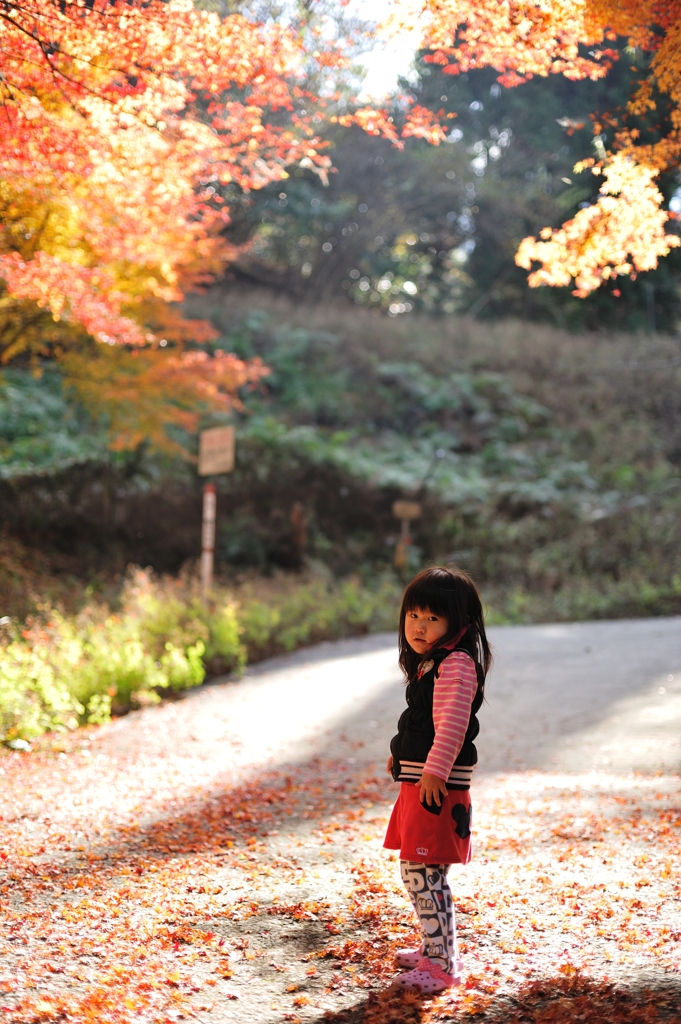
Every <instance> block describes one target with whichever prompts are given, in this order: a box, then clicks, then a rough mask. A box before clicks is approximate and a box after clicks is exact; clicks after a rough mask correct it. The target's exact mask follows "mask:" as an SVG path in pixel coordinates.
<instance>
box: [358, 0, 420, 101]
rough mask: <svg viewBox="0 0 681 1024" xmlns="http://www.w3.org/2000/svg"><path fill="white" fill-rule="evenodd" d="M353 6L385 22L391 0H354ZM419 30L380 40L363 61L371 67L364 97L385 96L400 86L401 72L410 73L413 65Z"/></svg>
mask: <svg viewBox="0 0 681 1024" xmlns="http://www.w3.org/2000/svg"><path fill="white" fill-rule="evenodd" d="M349 6H350V9H351V10H354V11H356V12H357V14H358V15H359V16H360V17H362V18H367V19H370V20H372V21H376V22H381V21H382V20H383V19H385V18H387V17H388V15H389V14H390V10H391V4H390V0H351V2H350V5H349ZM417 43H418V39H417V35H416V33H414V34H412V35H411V36H405V35H401V36H400V38H399V39H380V38H378V37H377V39H376V43H375V45H374V46H373V48H372V49H371V51H370V52H369V53H367V54H365V55H364V57H363V58H362V59H361V62H360V63H362V64H363V65H364V66H365V67H366V69H367V74H366V78H365V79H364V84H363V86H362V91H361V93H360V95H359V99H360V100H369V99H381V98H382V97H384V96H385V95H386V94H387V93H389V92H392V91H393V90H394V89H395V88H396V86H397V79H398V78H399V77H400V75H404V76H408V75H409V72H410V70H411V69H412V67H413V60H414V51H415V49H416V46H417Z"/></svg>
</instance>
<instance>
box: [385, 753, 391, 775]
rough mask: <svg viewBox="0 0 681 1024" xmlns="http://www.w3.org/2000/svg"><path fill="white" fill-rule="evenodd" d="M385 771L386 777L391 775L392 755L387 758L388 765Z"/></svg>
mask: <svg viewBox="0 0 681 1024" xmlns="http://www.w3.org/2000/svg"><path fill="white" fill-rule="evenodd" d="M385 770H386V771H387V773H388V775H392V773H393V755H392V754H391V755H390V757H389V758H388V764H387V766H386V769H385Z"/></svg>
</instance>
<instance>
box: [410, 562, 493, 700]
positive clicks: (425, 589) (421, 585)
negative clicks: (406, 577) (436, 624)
mask: <svg viewBox="0 0 681 1024" xmlns="http://www.w3.org/2000/svg"><path fill="white" fill-rule="evenodd" d="M417 609H421V610H422V611H429V612H432V614H433V615H437V616H439V617H440V618H443V619H446V620H447V625H448V629H447V632H446V633H445V635H444V636H442V637H440V639H439V640H438V642H437V646H438V647H444V646H445V645H446V644H447V643H451V641H452V640H454V639H456V637H457V636H458V635H459V634H460V633H461V630H462V629H464V628H465V627H468V628H467V629H466V632H465V633H464V635H463V636H462V637H461V640H460V641H459V643H457V647H458V648H461V649H463V650H465V651H467V653H468V654H470V656H471V658H472V659H473V661H475V662H476V664H478V665H480V667H481V669H482V672H483V674H484V675H485V676H486V675H487V673H488V672H489V670H490V666H491V664H492V651H491V648H490V645H489V643H488V642H487V634H486V633H485V620H484V615H483V611H482V601H481V600H480V595H479V594H478V591H477V588H476V586H475V583H473V580H472V579H471V578H470V576H469V575H468V573H465V572H464V571H463V570H462V569H447V568H445V566H441V565H437V566H433V568H431V569H424V570H423V572H420V573H419V574H418V576H415V577H414V579H413V580H412V581H411V583H410V584H409V586H408V587H407V589H406V590H405V592H404V597H403V598H402V609H401V611H400V627H399V647H400V657H399V663H400V668H401V669H402V671H403V672H404V674H405V677H406V679H407V682H409V681H410V680H412V679H414V677H415V676H416V673H417V671H418V667H419V665H420V663H421V661H422V659H423V658H427V657H428V652H426V653H425V654H419V653H418V652H417V651H414V650H412V648H411V647H410V646H409V644H408V643H407V637H406V635H405V631H404V621H405V619H406V616H407V612H411V611H415V610H417Z"/></svg>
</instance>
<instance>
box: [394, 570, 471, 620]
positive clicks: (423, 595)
mask: <svg viewBox="0 0 681 1024" xmlns="http://www.w3.org/2000/svg"><path fill="white" fill-rule="evenodd" d="M438 576H439V577H440V578H438ZM453 582H454V581H453V580H452V577H451V575H450V574H449V573H446V572H442V573H439V572H438V571H437V570H432V569H431V570H430V572H429V573H428V575H427V576H426V575H425V574H420V575H419V576H417V577H416V579H413V580H412V581H411V583H410V584H409V586H408V587H407V589H406V590H405V592H404V598H403V603H402V609H403V611H404V612H413V611H417V610H420V611H424V612H426V611H428V612H432V613H433V615H438V616H439V617H440V618H443V619H448V620H449V621H450V625H451V619H452V612H454V611H455V610H456V606H457V604H458V603H459V601H458V600H457V598H458V599H459V600H460V595H459V593H458V590H460V588H456V587H454V586H452V583H453Z"/></svg>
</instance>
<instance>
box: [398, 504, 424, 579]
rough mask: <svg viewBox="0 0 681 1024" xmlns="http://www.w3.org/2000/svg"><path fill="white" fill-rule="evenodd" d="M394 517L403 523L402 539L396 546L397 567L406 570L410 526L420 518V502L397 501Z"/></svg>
mask: <svg viewBox="0 0 681 1024" xmlns="http://www.w3.org/2000/svg"><path fill="white" fill-rule="evenodd" d="M393 515H394V516H396V517H397V518H398V519H400V520H401V521H402V531H401V533H400V539H399V540H398V542H397V544H396V545H395V567H396V568H397V569H404V567H405V566H406V564H407V548H408V545H409V544H411V536H410V535H409V524H410V522H411V520H412V519H418V518H419V516H420V515H421V506H420V504H419V503H418V501H395V502H393Z"/></svg>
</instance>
